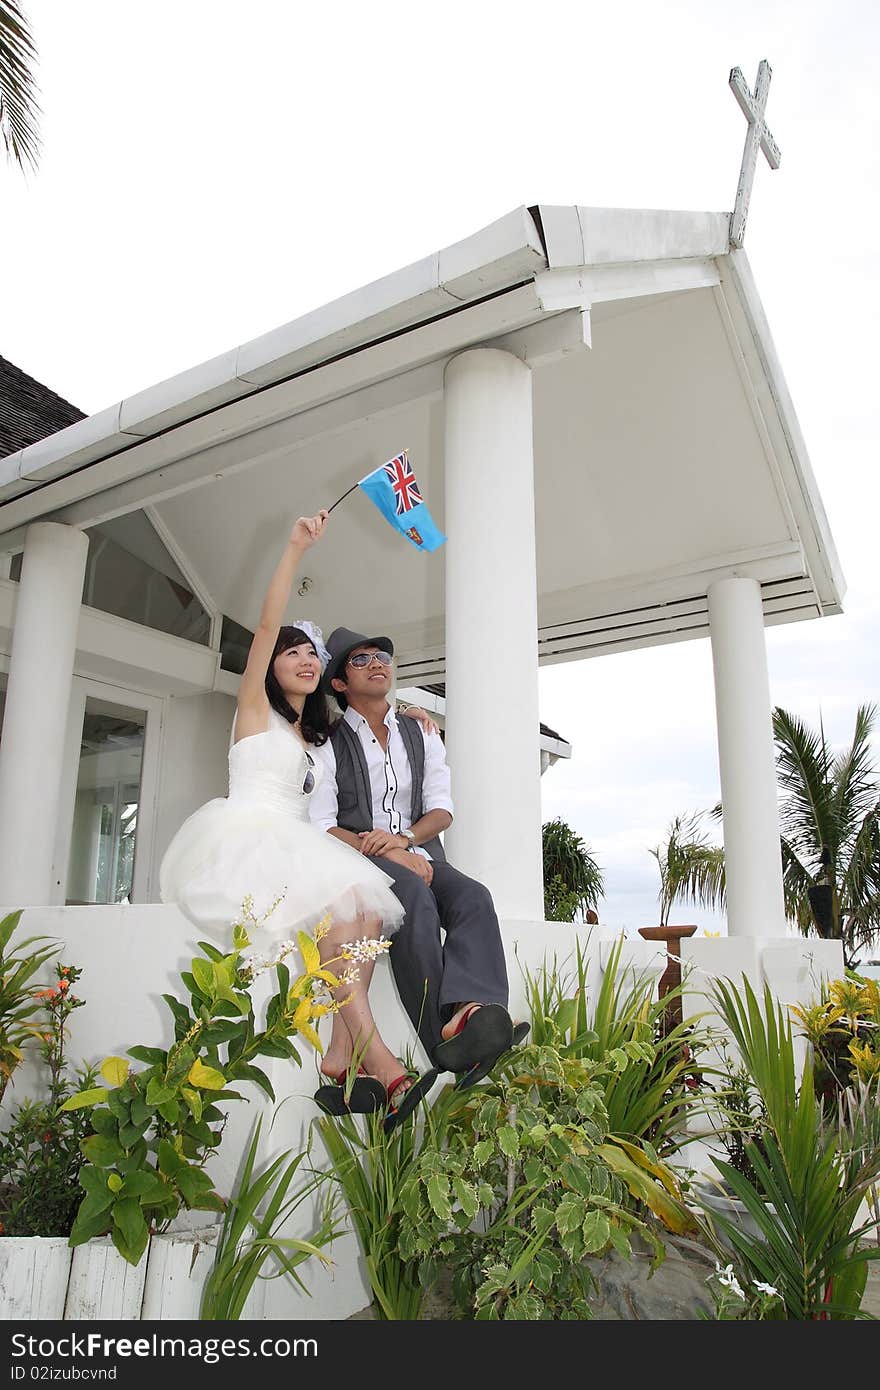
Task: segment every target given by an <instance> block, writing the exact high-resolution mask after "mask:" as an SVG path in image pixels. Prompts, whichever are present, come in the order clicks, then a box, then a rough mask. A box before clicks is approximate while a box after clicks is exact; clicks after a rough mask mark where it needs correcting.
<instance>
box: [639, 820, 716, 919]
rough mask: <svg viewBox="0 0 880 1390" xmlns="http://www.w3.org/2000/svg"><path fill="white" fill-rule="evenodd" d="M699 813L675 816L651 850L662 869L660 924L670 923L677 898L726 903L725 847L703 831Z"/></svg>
mask: <svg viewBox="0 0 880 1390" xmlns="http://www.w3.org/2000/svg"><path fill="white" fill-rule="evenodd" d="M700 820H701V817H700V815H699V814H697V815H690V816H676V817H675V820H674V821H673V822H672V824H671V825H670V827H669V831H668V833H667V837H666V841H665V843H664V844H662V845H656V846H655V848H654V849H652V850H651V851H650V853H651V854H653V856H654V858H655V859H656V860H657V865H658V868H659V869H660V925H661V926H663V927H665V926H667V925H668V923H669V914H670V912H671V911H672V904H673V903H674V902H675V901H676V899H678V898H681V899H683V900H685V901H687V900H689V901H691V902H696V903H699V904H701V906H703V907H711V908H715V907H721V906H722V905H723V903H724V850H723V849H721V848H720V847H719V846H717V845H710V844H709V843H708V837H707V835H706V834H705V833H701V832H700V828H699V827H700Z"/></svg>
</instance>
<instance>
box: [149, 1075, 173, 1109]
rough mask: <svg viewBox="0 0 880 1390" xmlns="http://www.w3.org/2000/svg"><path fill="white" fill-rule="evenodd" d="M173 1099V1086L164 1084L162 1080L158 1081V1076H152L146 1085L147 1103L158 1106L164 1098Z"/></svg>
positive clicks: (162, 1102)
mask: <svg viewBox="0 0 880 1390" xmlns="http://www.w3.org/2000/svg"><path fill="white" fill-rule="evenodd" d="M173 1099H174V1088H173V1087H172V1086H166V1085H165V1083H164V1081H160V1080H159V1078H158V1077H156V1076H154V1077H152V1079H151V1080H150V1083H149V1085H148V1086H147V1098H146V1100H147V1105H151V1106H159V1105H163V1104H164V1102H165V1101H166V1100H173Z"/></svg>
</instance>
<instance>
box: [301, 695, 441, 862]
mask: <svg viewBox="0 0 880 1390" xmlns="http://www.w3.org/2000/svg"><path fill="white" fill-rule="evenodd" d="M343 717H344V718H345V721H346V723H347V724H348V725H349V726H350V727H351V728H352V729H354V731H355V733H356V734H357V736H358V738H359V739H360V743H361V748H362V749H363V751H364V757H365V759H366V763H367V771H368V772H369V774H370V793H371V795H372V800H373V829H374V830H387V831H389V832H390V833H391V834H392V835H399V834H400V833H401V831H403V830H409V829H410V827H411V825H412V820H411V818H410V809H411V807H412V773H411V771H410V765H409V758H408V757H407V754H406V744H405V743H404V741H403V738H402V736H401V733H400V730H399V729H398V727H397V716H396V715H395V713H394V710H393V709H392V708H391V707H390V706H389V707H388V713H387V714H386V715H385V727H386V728H387V730H388V740H387V744H386V747H385V748H384V749H383V747H382V745H381V743H380V742H379V740H378V739H377V738H376V736H375V734H374V733H373V731H372V729H371V728H370V726H369V724H368V723H367V721H366V719H364V717H363V715H362V714H358V713H357V711H356V710H353V709H352V708H351V706H350V705H349V707H348V709H347V710H346V711H345V715H344V716H343ZM400 717H401V718H402V719H406V718H407V715H405V714H404V715H401V716H400ZM419 732H420V733H421V735H422V738H423V739H424V741H425V768H424V772H423V774H422V814H423V815H426V814H427V812H428V811H448V812H449V814H450V815H452V792H451V777H450V772H449V766H448V764H447V762H446V749H445V748H444V746H443V740H442V738H441V737H440V735H439V734H426V733H425V731H424V729H422V728H421V725H420V726H419ZM314 753H315V755H316V756H317V757H319V758H320V759H321V761H322V763H323V767H324V775H323V777H322V778H321V780H320V781H319V782H318V785H317V786H316V787H315V790H314V791H313V792H312V796H311V800H310V802H309V819H310V821H311V823H312V825H315V826H317V827H318V829H319V830H332V829H333V827H334V826H335V825H337V823H338V822H337V819H336V817H337V813H338V809H339V800H338V795H337V787H336V754H335V753H334V752H333V745H332V743H330V742H329V740H328V742H327V743H325V744H323V745H322V746H321V747H320V748H315V749H314ZM415 852H416V853H417V854H423V855H424V856H425V858H426V859H430V858H431V856H430V854H429V853H428V851H427V850H426V849H424V848H423V847H422V846H421V845H419V846H418V847H417V849H416V851H415Z"/></svg>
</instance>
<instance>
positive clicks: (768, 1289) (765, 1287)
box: [755, 1279, 779, 1298]
mask: <svg viewBox="0 0 880 1390" xmlns="http://www.w3.org/2000/svg"><path fill="white" fill-rule="evenodd" d="M755 1288H756V1289H757V1290H758V1293H766V1294H769V1295H770V1297H771V1298H778V1297H779V1290H778V1289H774V1287H773V1285H772V1284H763V1283H762V1282H761V1280H760V1279H756V1280H755Z"/></svg>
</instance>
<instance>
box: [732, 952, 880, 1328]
mask: <svg viewBox="0 0 880 1390" xmlns="http://www.w3.org/2000/svg"><path fill="white" fill-rule="evenodd" d="M711 992H712V996H713V998H714V1001H715V1005H716V1008H717V1009H718V1012H719V1014H720V1015H721V1016H722V1018H723V1019H724V1022H725V1024H726V1026H727V1028H728V1030H729V1031H730V1034H731V1036H732V1038H733V1041H734V1043H735V1045H736V1047H737V1049H738V1051H739V1053H740V1056H741V1058H742V1061H743V1064H744V1066H745V1067H746V1069H747V1071H748V1073H749V1075H750V1076H751V1078H752V1080H753V1082H754V1085H755V1087H756V1089H757V1091H758V1092H759V1093H760V1096H761V1100H762V1102H763V1104H764V1107H765V1111H766V1116H767V1126H766V1129H765V1131H764V1134H763V1143H762V1146H761V1147H760V1148H759V1147H758V1145H757V1144H755V1143H747V1144H746V1154H747V1157H748V1158H749V1160H750V1162H751V1164H752V1167H753V1169H754V1173H755V1177H754V1180H753V1181H750V1180H749V1178H747V1177H746V1176H745V1175H744V1174H743V1173H741V1172H738V1171H737V1169H736V1168H734V1167H733V1166H732V1164H730V1163H725V1162H723V1161H722V1160H721V1159H715V1160H714V1162H715V1166H716V1167H717V1169H718V1171H719V1172H720V1174H721V1176H722V1178H723V1179H724V1181H725V1183H726V1184H727V1186H728V1188H729V1189H730V1191H732V1192H733V1194H734V1196H735V1197H736V1198H738V1199H739V1200H740V1201H741V1202H742V1203H743V1204H744V1206H745V1207H746V1209H747V1211H748V1212H749V1214H750V1215H751V1217H752V1218H753V1220H754V1222H755V1224H756V1225H757V1228H758V1231H759V1233H760V1234H759V1235H758V1236H753V1235H749V1234H748V1233H746V1232H745V1231H743V1230H741V1229H739V1228H738V1227H737V1225H736V1224H735V1223H733V1222H732V1221H729V1220H727V1219H726V1218H725V1217H723V1216H720V1215H718V1216H716V1217H715V1220H716V1221H717V1222H718V1224H719V1226H720V1227H721V1229H722V1230H723V1231H724V1232H725V1233H726V1235H727V1237H728V1240H729V1242H730V1245H731V1247H732V1249H733V1252H734V1267H735V1271H736V1276H737V1278H738V1280H739V1283H740V1285H741V1286H742V1287H743V1288H745V1287H747V1286H752V1285H755V1286H757V1285H756V1281H758V1280H760V1281H761V1283H763V1284H768V1285H770V1286H771V1287H772V1288H774V1289H775V1290H777V1292H778V1294H779V1299H778V1302H777V1301H776V1300H773V1301H772V1303H771V1305H770V1306H769V1307H768V1308H767V1310H766V1311H765V1314H764V1316H767V1317H772V1318H774V1319H796V1320H800V1321H803V1320H811V1319H826V1318H833V1319H838V1318H854V1317H858V1316H859V1315H860V1314H859V1307H860V1303H861V1298H862V1294H863V1292H864V1287H865V1279H866V1262H867V1261H868V1260H871V1259H876V1258H878V1257H880V1249H878V1248H875V1249H873V1250H872V1249H869V1248H867V1247H866V1246H865V1245H864V1243H863V1242H864V1238H865V1236H866V1235H867V1233H868V1232H870V1231H872V1230H874V1229H875V1227H876V1225H877V1223H876V1220H870V1221H868V1222H865V1223H863V1224H862V1225H860V1226H857V1225H856V1220H857V1217H858V1213H859V1209H860V1207H861V1204H862V1202H863V1201H865V1200H868V1199H869V1198H870V1196H871V1193H872V1190H873V1189H874V1188H875V1186H876V1184H877V1179H878V1175H880V1108H878V1106H877V1103H876V1102H877V1093H876V1091H874V1092H873V1095H872V1097H871V1104H869V1105H865V1106H863V1107H861V1108H860V1107H858V1106H856V1107H854V1108H853V1107H848V1108H847V1111H846V1113H845V1115H844V1114H841V1115H839V1116H837V1117H829V1115H828V1114H827V1113H826V1112H825V1111H824V1110H823V1106H822V1105H821V1103H820V1102H819V1101H818V1100H817V1097H816V1094H815V1089H814V1084H813V1062H812V1059H811V1057H809V1056H808V1057H807V1059H806V1061H805V1063H804V1067H803V1071H802V1074H801V1076H800V1079H798V1075H797V1069H796V1065H795V1054H794V1045H793V1040H792V1033H791V1026H790V1024H789V1022H788V1020H787V1018H786V1015H785V1012H784V1010H783V1008H782V1006H781V1005H779V1004H778V1003H776V1002H775V1001H774V999H773V996H772V994H771V992H770V989H769V987H767V986H765V989H764V995H763V1007H762V1006H761V1004H759V1001H758V998H757V996H756V995H755V993H754V991H753V989H752V987H751V985H750V984H749V982H748V980H747V979H745V977H743V981H742V989H741V990H737V989H736V988H735V987H734V986H733V984H732V983H731V982H730V981H724V980H716V981H715V983H714V985H713V986H712V991H711Z"/></svg>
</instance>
